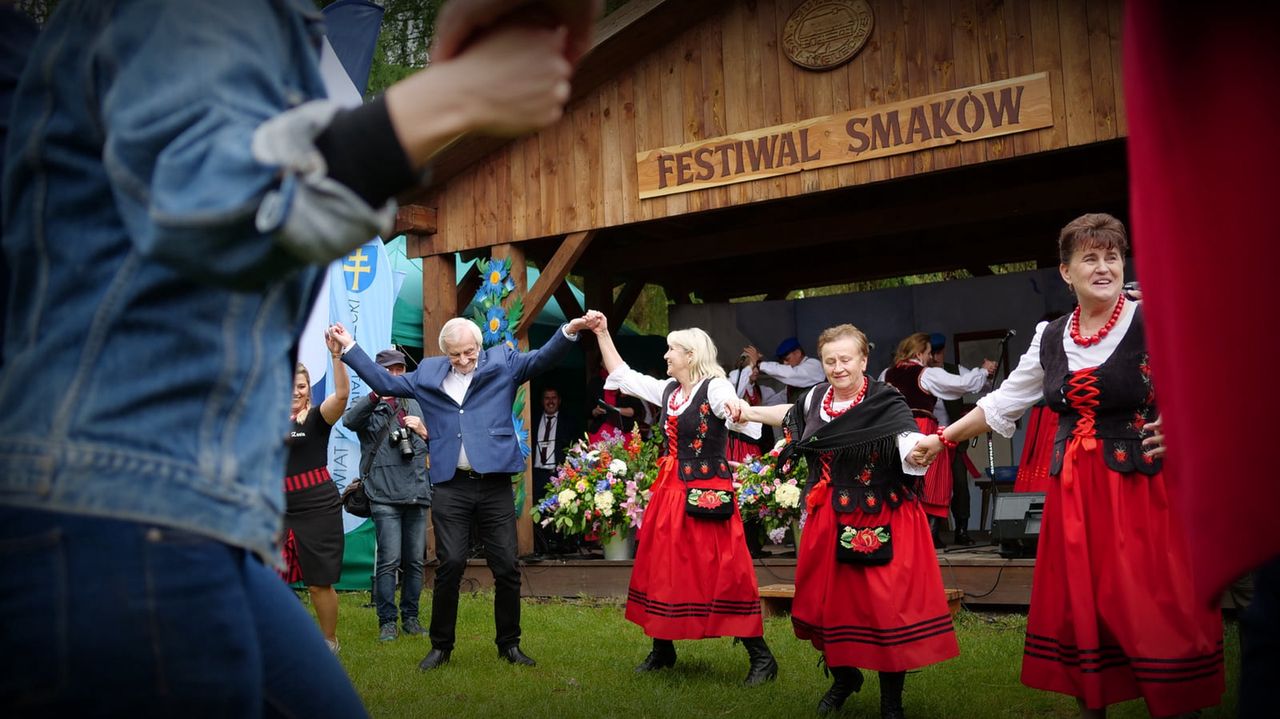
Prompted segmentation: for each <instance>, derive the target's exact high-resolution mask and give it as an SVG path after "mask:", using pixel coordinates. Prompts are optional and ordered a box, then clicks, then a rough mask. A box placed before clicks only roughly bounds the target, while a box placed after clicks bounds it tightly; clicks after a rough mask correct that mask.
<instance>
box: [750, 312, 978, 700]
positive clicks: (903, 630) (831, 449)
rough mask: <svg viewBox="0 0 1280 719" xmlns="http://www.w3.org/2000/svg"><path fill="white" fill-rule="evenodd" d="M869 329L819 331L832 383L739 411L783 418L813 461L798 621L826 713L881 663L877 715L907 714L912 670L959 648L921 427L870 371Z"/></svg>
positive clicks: (793, 448)
mask: <svg viewBox="0 0 1280 719" xmlns="http://www.w3.org/2000/svg"><path fill="white" fill-rule="evenodd" d="M867 350H868V345H867V338H866V335H864V334H863V333H862V331H861V330H859V329H857V328H856V327H854V326H853V325H847V324H846V325H839V326H836V327H832V328H830V329H828V330H825V331H824V332H823V333H822V334H821V335H820V336H819V337H818V355H819V357H820V358H821V360H822V366H823V369H824V371H825V374H826V378H827V380H826V382H823V383H821V384H819V385H817V386H816V387H814V388H813V389H811V390H809V391H808V392H807V393H805V394H804V395H802V396H801V398H800V399H799V400H798V401H797V402H796V404H794V405H780V406H777V407H751V406H749V405H747V404H746V403H745V402H739V403H738V405H737V406H736V408H735V412H734V414H735V416H736V417H738V418H739V419H743V420H759V421H763V422H767V423H769V424H775V425H777V424H782V425H783V426H784V427H785V433H786V435H787V436H788V437H789V438H790V441H789V442H788V444H787V445H786V447H785V448H784V449H783V452H782V454H781V456H780V457H779V460H778V461H779V466H782V467H786V466H787V465H788V464H789V463H790V462H791V461H793V459H795V458H796V453H797V452H798V453H801V454H803V455H805V457H806V458H807V459H808V464H809V487H808V495H807V500H806V502H807V507H808V510H809V517H808V521H807V523H806V524H805V527H804V532H802V533H801V535H800V555H799V559H798V560H797V562H796V595H795V600H794V603H793V605H792V612H791V621H792V624H793V625H794V627H795V632H796V636H798V637H800V638H801V639H808V640H810V641H812V642H813V645H814V647H816V648H817V649H819V650H821V651H822V655H823V658H824V660H825V661H826V665H827V667H828V669H829V670H830V672H831V674H832V676H833V678H834V681H833V682H832V685H831V689H830V690H828V691H827V693H826V694H825V695H823V697H822V698H821V700H819V702H818V711H819V713H823V714H825V713H828V712H832V711H836V710H838V709H840V708H841V707H842V706H843V705H844V703H845V700H846V699H848V698H849V695H850V694H852V693H854V692H856V691H858V690H859V689H860V688H861V687H862V672H861V671H859V668H861V669H870V670H875V671H877V672H879V673H880V715H881V716H882V717H886V718H888V719H892V718H894V717H901V716H903V708H902V689H903V683H904V681H905V679H906V672H907V671H908V670H911V669H918V668H920V667H923V666H927V665H929V664H934V663H936V662H940V661H943V660H944V659H950V658H951V657H954V656H956V655H957V654H959V653H960V649H959V646H958V645H957V644H956V636H955V631H954V629H953V628H952V625H951V614H950V612H949V610H948V608H947V598H946V592H945V591H944V590H943V587H942V572H941V570H940V569H939V568H938V559H937V556H936V555H935V554H934V551H933V547H932V545H931V542H930V539H929V523H928V520H927V518H926V517H925V514H924V511H923V509H922V507H921V504H920V498H919V493H918V489H919V484H920V476H921V475H923V474H924V472H925V469H924V467H923V466H922V465H921V466H917V465H915V464H913V463H912V462H911V451H912V448H914V447H915V446H916V444H917V443H918V442H919V441H920V440H922V439H923V436H922V435H921V434H920V433H919V432H917V431H916V423H915V421H914V420H913V419H912V416H911V410H910V408H909V407H908V406H907V403H906V402H905V401H903V398H902V395H901V394H899V393H898V392H896V391H894V389H893V388H892V387H890V386H888V385H886V384H884V383H881V382H876V381H873V380H871V378H870V377H868V376H867V375H866V374H865V372H866V368H867Z"/></svg>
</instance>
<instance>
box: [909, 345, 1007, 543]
mask: <svg viewBox="0 0 1280 719" xmlns="http://www.w3.org/2000/svg"><path fill="white" fill-rule="evenodd" d="M932 355H933V348H932V345H931V344H930V342H929V335H927V334H925V333H923V332H916V333H915V334H912V335H908V336H907V337H905V338H903V340H902V341H901V342H899V343H898V349H897V351H896V352H895V353H894V356H893V361H894V364H893V366H892V367H890V368H889V369H888V370H886V371H885V373H884V381H885V382H887V383H889V384H890V385H893V386H894V387H896V388H897V389H898V391H899V392H901V393H902V396H903V397H905V398H906V400H907V406H908V407H910V408H911V414H912V415H913V416H914V417H915V422H916V426H917V427H919V428H920V431H921V432H923V433H924V434H926V435H929V434H933V433H934V432H937V431H938V419H937V416H936V415H935V414H934V409H935V407H937V405H938V401H939V400H956V399H960V398H961V397H963V396H964V395H965V394H967V393H975V392H981V391H982V389H983V387H985V386H986V384H987V381H988V380H990V379H991V373H993V372H995V370H996V363H995V362H994V361H992V360H983V361H982V366H981V367H974V368H973V369H970V370H965V371H963V372H962V373H960V374H953V373H951V372H948V371H946V370H944V369H942V368H941V367H930V366H929V360H930V358H931V357H932ZM944 451H945V455H944V456H943V457H942V459H941V460H940V461H938V462H935V463H934V464H933V465H931V466H930V467H929V472H928V474H926V475H925V478H924V494H923V495H922V497H921V501H922V502H923V505H924V511H925V514H927V515H929V526H930V527H931V529H932V532H931V536H932V538H933V546H934V547H935V548H938V549H941V548H942V539H941V536H940V535H939V533H938V525H939V524H940V523H945V522H946V521H947V514H948V513H949V512H950V510H951V492H952V488H953V487H954V486H955V482H954V479H953V477H952V475H951V468H952V464H953V459H954V457H953V453H952V451H951V450H950V449H946V450H944Z"/></svg>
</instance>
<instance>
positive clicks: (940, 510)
mask: <svg viewBox="0 0 1280 719" xmlns="http://www.w3.org/2000/svg"><path fill="white" fill-rule="evenodd" d="M915 420H916V426H917V427H919V428H920V432H921V433H923V434H926V435H930V434H933V433H935V432H937V431H938V420H936V419H934V418H933V417H916V418H915ZM954 456H955V450H954V449H950V448H948V447H943V448H942V451H941V452H939V453H938V456H937V458H935V459H934V460H933V464H930V465H929V471H928V472H927V473H925V475H924V492H923V493H922V494H921V495H920V502H921V504H922V505H923V509H924V512H925V514H928V515H930V516H933V517H941V518H943V519H946V518H947V515H949V514H951V490H952V487H953V485H952V483H951V461H952V459H953V458H954Z"/></svg>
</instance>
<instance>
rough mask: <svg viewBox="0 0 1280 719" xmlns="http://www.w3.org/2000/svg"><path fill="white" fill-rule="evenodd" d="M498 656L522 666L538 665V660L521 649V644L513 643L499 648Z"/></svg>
mask: <svg viewBox="0 0 1280 719" xmlns="http://www.w3.org/2000/svg"><path fill="white" fill-rule="evenodd" d="M498 656H499V657H501V658H502V659H503V660H505V661H507V662H508V663H511V664H519V665H520V666H525V667H532V666H537V664H538V663H537V662H535V661H533V659H531V658H530V657H529V656H528V655H526V654H525V653H524V652H522V651H520V645H519V644H512V645H511V646H509V647H507V648H506V649H499V650H498Z"/></svg>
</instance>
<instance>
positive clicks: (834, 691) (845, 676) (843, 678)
mask: <svg viewBox="0 0 1280 719" xmlns="http://www.w3.org/2000/svg"><path fill="white" fill-rule="evenodd" d="M830 671H831V679H832V681H831V688H830V689H828V690H827V693H826V694H823V695H822V698H821V699H819V700H818V713H819V714H831V713H832V712H837V711H840V708H841V707H843V706H844V703H845V701H846V700H847V699H848V698H849V695H851V694H853V693H854V692H856V691H858V690H860V689H862V672H861V671H859V670H858V668H857V667H831V668H830Z"/></svg>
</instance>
